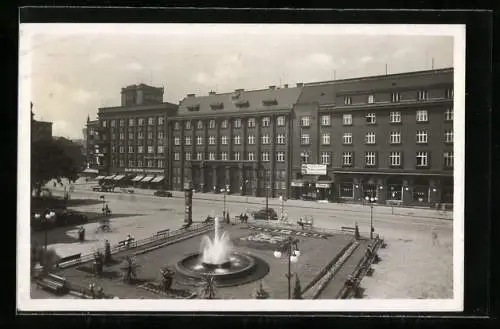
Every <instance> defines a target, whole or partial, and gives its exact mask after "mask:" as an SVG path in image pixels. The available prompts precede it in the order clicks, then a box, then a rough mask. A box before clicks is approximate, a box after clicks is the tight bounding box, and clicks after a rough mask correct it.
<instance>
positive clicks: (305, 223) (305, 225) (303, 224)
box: [297, 219, 313, 229]
mask: <svg viewBox="0 0 500 329" xmlns="http://www.w3.org/2000/svg"><path fill="white" fill-rule="evenodd" d="M297 224H298V225H299V226H300V227H301V228H302V229H304V228H308V229H312V227H313V221H312V220H310V219H307V220H305V221H300V220H299V221H297Z"/></svg>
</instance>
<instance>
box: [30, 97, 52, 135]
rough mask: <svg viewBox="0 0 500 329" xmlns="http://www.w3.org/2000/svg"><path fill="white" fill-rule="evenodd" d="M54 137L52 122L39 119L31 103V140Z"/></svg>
mask: <svg viewBox="0 0 500 329" xmlns="http://www.w3.org/2000/svg"><path fill="white" fill-rule="evenodd" d="M51 139H52V122H47V121H37V120H35V114H34V113H33V103H32V104H31V142H32V143H33V142H37V141H39V140H51Z"/></svg>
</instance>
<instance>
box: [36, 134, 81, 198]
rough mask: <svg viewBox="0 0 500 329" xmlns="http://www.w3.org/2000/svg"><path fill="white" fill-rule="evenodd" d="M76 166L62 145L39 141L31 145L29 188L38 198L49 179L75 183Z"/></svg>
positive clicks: (55, 142)
mask: <svg viewBox="0 0 500 329" xmlns="http://www.w3.org/2000/svg"><path fill="white" fill-rule="evenodd" d="M78 172H79V168H78V164H77V163H76V162H75V160H74V159H73V158H71V157H70V156H69V155H68V154H67V151H66V149H65V146H64V143H60V142H57V141H54V140H39V141H35V142H33V143H32V144H31V188H32V190H35V192H36V195H37V196H40V192H41V188H42V187H43V186H44V185H45V184H46V183H47V182H48V181H49V180H51V179H56V180H57V181H58V182H61V179H62V178H67V179H69V180H70V181H75V180H76V179H77V178H78Z"/></svg>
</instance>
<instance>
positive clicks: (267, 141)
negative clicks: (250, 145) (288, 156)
mask: <svg viewBox="0 0 500 329" xmlns="http://www.w3.org/2000/svg"><path fill="white" fill-rule="evenodd" d="M261 139H262V144H269V140H270V138H269V134H265V135H263V136H262V137H261Z"/></svg>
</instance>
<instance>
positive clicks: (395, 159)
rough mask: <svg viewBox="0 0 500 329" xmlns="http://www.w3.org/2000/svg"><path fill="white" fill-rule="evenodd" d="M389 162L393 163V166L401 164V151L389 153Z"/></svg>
mask: <svg viewBox="0 0 500 329" xmlns="http://www.w3.org/2000/svg"><path fill="white" fill-rule="evenodd" d="M389 164H390V165H391V167H399V166H401V152H391V153H389Z"/></svg>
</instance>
